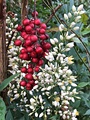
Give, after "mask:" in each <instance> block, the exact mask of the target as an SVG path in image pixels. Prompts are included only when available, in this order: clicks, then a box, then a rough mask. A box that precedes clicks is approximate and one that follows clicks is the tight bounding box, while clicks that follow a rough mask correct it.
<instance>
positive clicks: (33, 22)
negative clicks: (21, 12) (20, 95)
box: [14, 11, 51, 90]
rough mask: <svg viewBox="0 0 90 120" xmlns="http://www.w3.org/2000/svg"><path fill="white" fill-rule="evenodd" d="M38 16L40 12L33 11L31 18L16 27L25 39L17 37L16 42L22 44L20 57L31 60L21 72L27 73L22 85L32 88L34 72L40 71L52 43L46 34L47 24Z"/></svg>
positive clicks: (18, 44) (28, 88)
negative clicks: (48, 40)
mask: <svg viewBox="0 0 90 120" xmlns="http://www.w3.org/2000/svg"><path fill="white" fill-rule="evenodd" d="M37 17H38V12H37V11H35V12H33V13H32V18H31V19H28V18H26V19H24V20H23V22H22V25H18V27H17V28H16V29H17V31H19V32H20V35H21V37H22V38H23V40H20V39H17V40H15V42H14V44H15V45H16V46H22V47H23V48H22V49H21V51H20V54H19V57H20V59H22V60H27V61H30V64H29V65H28V68H26V67H22V68H21V72H22V73H25V74H26V75H25V80H22V81H21V82H20V85H21V86H24V87H26V89H27V90H31V89H32V88H33V86H34V85H35V80H34V78H33V73H34V72H39V68H40V66H42V65H43V63H44V60H43V58H44V57H45V53H46V52H48V50H49V49H50V48H51V44H50V43H49V42H46V40H47V39H48V38H49V36H48V35H47V34H46V28H47V26H46V24H45V23H42V22H41V21H40V19H38V18H37Z"/></svg>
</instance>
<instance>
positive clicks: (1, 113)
mask: <svg viewBox="0 0 90 120" xmlns="http://www.w3.org/2000/svg"><path fill="white" fill-rule="evenodd" d="M5 113H6V105H5V103H4V101H3V99H2V98H1V97H0V120H5Z"/></svg>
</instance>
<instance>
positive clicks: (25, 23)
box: [23, 18, 30, 26]
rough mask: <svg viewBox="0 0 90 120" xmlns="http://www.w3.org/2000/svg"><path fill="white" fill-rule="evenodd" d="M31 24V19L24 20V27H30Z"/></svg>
mask: <svg viewBox="0 0 90 120" xmlns="http://www.w3.org/2000/svg"><path fill="white" fill-rule="evenodd" d="M29 23H30V20H29V19H27V18H26V19H24V20H23V25H24V26H26V25H29Z"/></svg>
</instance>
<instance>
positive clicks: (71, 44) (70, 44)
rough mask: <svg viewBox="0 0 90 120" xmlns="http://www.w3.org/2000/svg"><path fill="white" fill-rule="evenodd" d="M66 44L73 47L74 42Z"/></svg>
mask: <svg viewBox="0 0 90 120" xmlns="http://www.w3.org/2000/svg"><path fill="white" fill-rule="evenodd" d="M66 46H67V47H69V48H72V47H73V46H74V42H71V43H68V44H67V45H66Z"/></svg>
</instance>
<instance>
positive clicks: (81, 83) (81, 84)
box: [78, 82, 90, 88]
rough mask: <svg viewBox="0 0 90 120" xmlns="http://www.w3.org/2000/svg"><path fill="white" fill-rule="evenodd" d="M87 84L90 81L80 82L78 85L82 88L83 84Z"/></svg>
mask: <svg viewBox="0 0 90 120" xmlns="http://www.w3.org/2000/svg"><path fill="white" fill-rule="evenodd" d="M89 84H90V82H80V83H79V84H78V87H80V88H82V87H85V86H87V85H89Z"/></svg>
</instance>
